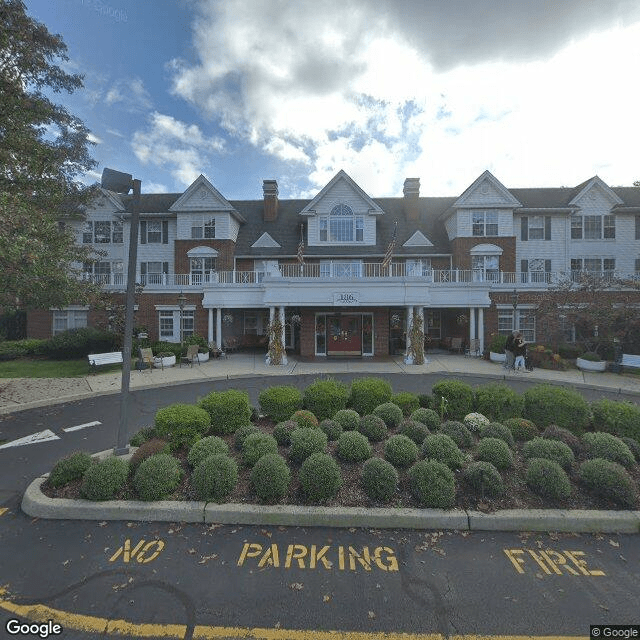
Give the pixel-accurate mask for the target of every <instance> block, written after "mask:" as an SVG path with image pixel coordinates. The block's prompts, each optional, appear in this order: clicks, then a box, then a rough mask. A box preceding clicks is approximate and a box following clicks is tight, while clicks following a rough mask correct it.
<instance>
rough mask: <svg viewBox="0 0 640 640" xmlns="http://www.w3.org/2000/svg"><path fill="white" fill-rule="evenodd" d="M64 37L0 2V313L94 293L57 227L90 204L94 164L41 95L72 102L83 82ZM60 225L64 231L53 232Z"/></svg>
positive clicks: (73, 126)
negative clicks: (85, 179) (69, 65)
mask: <svg viewBox="0 0 640 640" xmlns="http://www.w3.org/2000/svg"><path fill="white" fill-rule="evenodd" d="M66 51H67V47H66V45H65V44H64V42H63V40H62V37H61V36H59V35H52V34H51V33H49V31H48V30H47V28H46V27H45V26H44V25H43V24H41V23H39V22H37V21H35V20H34V19H33V18H31V17H29V16H28V15H27V14H26V9H25V5H24V3H23V2H22V0H0V273H1V274H2V279H3V282H2V287H0V309H4V310H5V311H7V310H15V309H28V308H41V307H49V306H65V305H67V304H69V303H71V302H76V303H87V302H89V301H90V300H92V299H93V296H94V295H95V294H96V293H97V289H96V287H95V286H93V285H92V284H90V283H88V282H83V281H81V280H80V279H79V278H78V277H77V276H78V272H77V268H76V269H75V270H74V268H73V265H74V263H76V264H77V263H82V262H85V261H89V260H91V259H92V258H93V259H95V257H96V256H95V254H92V252H91V250H89V249H87V248H86V247H79V246H77V245H76V242H75V237H74V235H73V234H72V233H71V230H70V229H69V227H68V226H66V225H65V224H64V221H71V220H74V219H80V218H82V215H83V214H82V210H83V209H82V208H83V205H84V204H86V203H87V202H88V200H89V199H90V198H91V197H92V196H93V195H94V192H95V191H94V189H91V188H86V187H84V186H83V185H82V184H81V183H80V182H79V181H78V176H79V175H82V174H83V173H84V172H86V171H88V170H89V169H91V168H93V167H94V166H95V165H96V163H95V161H94V160H92V159H91V157H90V155H89V145H90V144H91V143H90V142H89V140H88V137H87V136H88V133H89V132H88V130H87V128H86V127H85V126H84V124H83V123H82V122H81V121H80V120H79V119H78V118H76V117H75V116H73V115H71V114H70V113H68V112H67V110H66V109H65V108H64V107H63V106H61V105H58V104H54V103H53V102H52V101H51V100H50V99H49V98H48V97H47V96H46V95H45V93H44V91H48V92H54V93H59V92H61V91H66V92H68V93H72V92H73V91H75V90H77V89H79V88H81V87H82V86H83V85H82V76H80V75H77V74H69V73H67V72H65V71H64V70H63V69H62V68H61V67H60V66H58V65H59V63H60V62H65V61H67V60H68V56H67V54H66ZM61 222H62V223H63V224H61Z"/></svg>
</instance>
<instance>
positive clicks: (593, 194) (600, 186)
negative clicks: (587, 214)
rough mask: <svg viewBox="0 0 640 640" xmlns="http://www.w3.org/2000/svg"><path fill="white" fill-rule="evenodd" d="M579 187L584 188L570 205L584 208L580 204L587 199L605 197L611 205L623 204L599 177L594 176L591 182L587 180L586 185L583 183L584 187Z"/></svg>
mask: <svg viewBox="0 0 640 640" xmlns="http://www.w3.org/2000/svg"><path fill="white" fill-rule="evenodd" d="M579 186H581V187H582V188H581V189H580V190H579V191H578V193H577V194H576V195H575V196H574V197H573V198H572V199H571V201H570V202H569V204H570V205H575V206H582V205H581V204H580V202H581V201H584V199H585V198H589V199H591V200H595V199H596V198H598V196H599V197H604V198H605V199H606V200H608V201H609V203H610V204H623V202H622V200H621V199H620V197H619V196H618V194H617V193H615V192H614V191H613V190H612V189H611V187H610V186H609V185H608V184H607V183H606V182H605V181H604V180H602V179H601V178H599V177H598V176H593V178H591V180H587V182H586V183H585V182H583V183H582V185H579Z"/></svg>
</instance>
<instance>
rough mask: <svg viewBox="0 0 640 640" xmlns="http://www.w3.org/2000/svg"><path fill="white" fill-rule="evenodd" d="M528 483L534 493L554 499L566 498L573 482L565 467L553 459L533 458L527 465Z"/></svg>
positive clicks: (569, 493)
mask: <svg viewBox="0 0 640 640" xmlns="http://www.w3.org/2000/svg"><path fill="white" fill-rule="evenodd" d="M526 481H527V485H528V486H529V488H530V489H531V491H533V492H534V493H537V494H538V495H540V496H544V497H545V498H552V499H553V500H566V499H567V498H568V497H569V496H570V495H571V483H570V482H569V477H568V476H567V474H566V473H565V471H564V469H563V468H562V467H561V466H560V465H559V464H558V463H557V462H553V460H547V459H546V458H531V459H530V460H529V464H528V465H527V475H526Z"/></svg>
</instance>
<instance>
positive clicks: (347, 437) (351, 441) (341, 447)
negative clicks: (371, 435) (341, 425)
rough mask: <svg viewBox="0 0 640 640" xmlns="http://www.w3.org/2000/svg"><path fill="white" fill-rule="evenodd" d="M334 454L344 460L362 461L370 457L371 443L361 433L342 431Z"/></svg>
mask: <svg viewBox="0 0 640 640" xmlns="http://www.w3.org/2000/svg"><path fill="white" fill-rule="evenodd" d="M336 455H337V456H338V458H340V460H344V461H345V462H362V461H363V460H367V459H368V458H370V457H371V445H370V444H369V440H367V437H366V436H364V435H363V434H362V433H359V432H358V431H343V432H342V434H341V435H340V437H339V438H338V446H337V447H336Z"/></svg>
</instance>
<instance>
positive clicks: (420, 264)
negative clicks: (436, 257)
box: [406, 258, 432, 277]
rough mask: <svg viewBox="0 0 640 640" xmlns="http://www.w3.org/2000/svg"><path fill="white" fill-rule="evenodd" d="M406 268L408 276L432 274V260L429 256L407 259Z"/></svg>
mask: <svg viewBox="0 0 640 640" xmlns="http://www.w3.org/2000/svg"><path fill="white" fill-rule="evenodd" d="M406 270H407V275H408V276H413V277H424V276H430V275H432V271H431V260H430V259H429V258H422V259H420V260H407V262H406Z"/></svg>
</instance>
